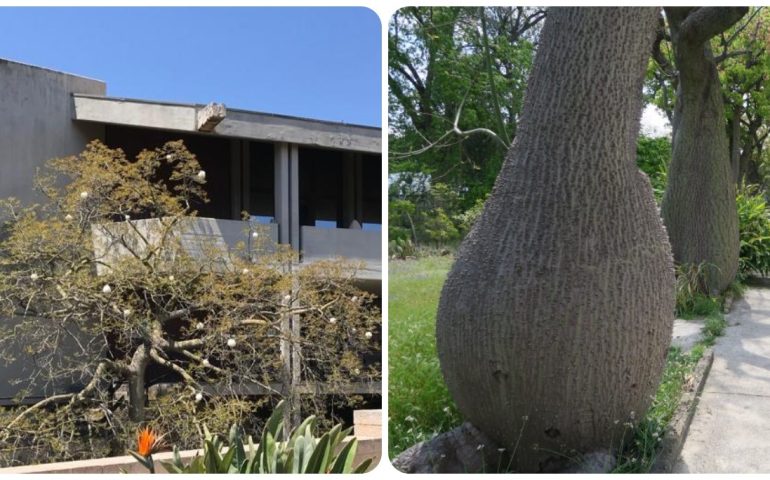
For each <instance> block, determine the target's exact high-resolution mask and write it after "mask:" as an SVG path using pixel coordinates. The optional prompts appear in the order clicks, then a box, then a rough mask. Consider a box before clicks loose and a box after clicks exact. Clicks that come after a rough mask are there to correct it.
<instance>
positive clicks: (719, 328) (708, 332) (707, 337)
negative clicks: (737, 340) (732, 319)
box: [703, 313, 727, 345]
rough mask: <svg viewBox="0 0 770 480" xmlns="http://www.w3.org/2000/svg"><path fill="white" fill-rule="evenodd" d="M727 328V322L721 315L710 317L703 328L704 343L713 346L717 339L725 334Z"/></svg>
mask: <svg viewBox="0 0 770 480" xmlns="http://www.w3.org/2000/svg"><path fill="white" fill-rule="evenodd" d="M725 328H727V321H725V317H724V316H723V315H722V314H721V313H717V314H715V315H710V316H709V317H707V318H706V324H705V325H704V326H703V337H704V338H703V342H704V343H705V344H706V345H713V344H714V342H715V341H716V338H717V337H721V336H722V335H724V334H725Z"/></svg>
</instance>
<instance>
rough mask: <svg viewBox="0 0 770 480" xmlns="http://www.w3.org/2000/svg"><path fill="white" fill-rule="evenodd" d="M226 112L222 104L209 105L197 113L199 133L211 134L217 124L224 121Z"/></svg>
mask: <svg viewBox="0 0 770 480" xmlns="http://www.w3.org/2000/svg"><path fill="white" fill-rule="evenodd" d="M226 115H227V110H226V109H225V106H224V104H221V103H209V104H208V105H206V106H205V107H203V108H201V109H200V110H198V112H197V116H198V120H197V122H196V123H197V125H196V126H197V128H198V131H199V132H213V131H214V128H216V126H217V125H219V122H221V121H222V120H224V119H225V116H226Z"/></svg>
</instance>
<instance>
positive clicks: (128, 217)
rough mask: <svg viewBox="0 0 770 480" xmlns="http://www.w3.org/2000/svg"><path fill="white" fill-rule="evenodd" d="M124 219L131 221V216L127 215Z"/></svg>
mask: <svg viewBox="0 0 770 480" xmlns="http://www.w3.org/2000/svg"><path fill="white" fill-rule="evenodd" d="M123 218H125V219H126V221H129V220H131V215H129V214H125V215H123Z"/></svg>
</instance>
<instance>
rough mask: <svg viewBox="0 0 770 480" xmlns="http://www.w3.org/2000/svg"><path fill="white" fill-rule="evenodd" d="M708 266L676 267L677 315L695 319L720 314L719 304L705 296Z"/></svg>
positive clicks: (688, 265)
mask: <svg viewBox="0 0 770 480" xmlns="http://www.w3.org/2000/svg"><path fill="white" fill-rule="evenodd" d="M706 272H707V265H706V264H705V263H701V264H699V265H692V264H684V265H677V267H676V315H677V317H679V318H694V317H696V316H705V315H710V314H712V313H714V312H719V308H720V306H719V302H718V301H717V300H716V299H713V298H711V297H710V296H708V295H707V294H705V293H704V292H705V286H704V282H703V279H704V275H705V274H706Z"/></svg>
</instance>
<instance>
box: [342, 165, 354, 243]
mask: <svg viewBox="0 0 770 480" xmlns="http://www.w3.org/2000/svg"><path fill="white" fill-rule="evenodd" d="M356 187H357V185H356V157H355V154H354V153H353V152H345V153H343V154H342V228H348V227H350V224H351V222H352V221H353V220H354V219H355V218H356Z"/></svg>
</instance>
